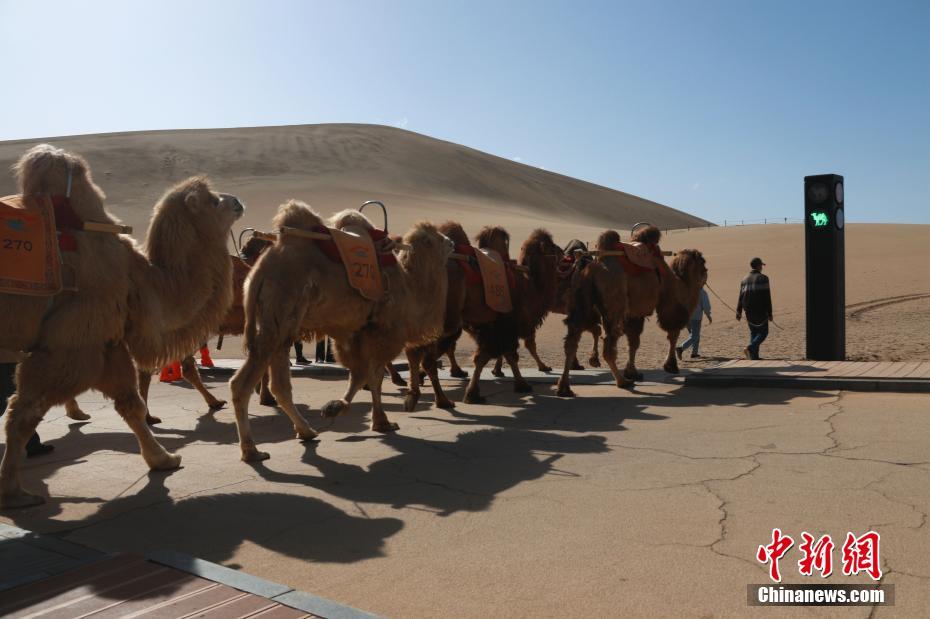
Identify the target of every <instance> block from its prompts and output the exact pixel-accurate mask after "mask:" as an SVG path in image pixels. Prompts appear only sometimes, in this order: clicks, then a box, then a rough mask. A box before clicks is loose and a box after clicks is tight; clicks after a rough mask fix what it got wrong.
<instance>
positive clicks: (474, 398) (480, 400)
mask: <svg viewBox="0 0 930 619" xmlns="http://www.w3.org/2000/svg"><path fill="white" fill-rule="evenodd" d="M462 401H463V402H465V403H466V404H485V403H486V402H487V401H488V399H487V398H486V397H484V396H481V395H478V394H477V393H467V392H466V393H465V397H464V398H463V400H462Z"/></svg>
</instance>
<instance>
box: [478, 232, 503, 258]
mask: <svg viewBox="0 0 930 619" xmlns="http://www.w3.org/2000/svg"><path fill="white" fill-rule="evenodd" d="M475 240H476V241H477V242H478V247H480V248H481V249H493V250H494V251H496V252H497V253H499V254H500V255H501V256H503V257H504V259H505V260H508V259H509V258H510V234H508V233H507V231H506V230H504V229H503V228H501V227H500V226H485V227H484V228H482V229H481V232H479V233H478V236H476V237H475Z"/></svg>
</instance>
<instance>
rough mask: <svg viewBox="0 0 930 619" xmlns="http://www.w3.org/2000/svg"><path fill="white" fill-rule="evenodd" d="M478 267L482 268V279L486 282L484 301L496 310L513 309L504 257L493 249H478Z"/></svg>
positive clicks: (504, 311) (502, 312) (505, 310)
mask: <svg viewBox="0 0 930 619" xmlns="http://www.w3.org/2000/svg"><path fill="white" fill-rule="evenodd" d="M475 256H477V258H478V268H479V269H481V281H482V282H483V283H484V302H485V303H487V304H488V307H490V308H491V309H492V310H494V311H495V312H500V313H501V314H507V313H509V312H512V311H513V303H512V302H511V300H510V283H509V281H508V279H507V266H506V265H505V264H504V259H503V258H501V255H500V254H499V253H497V252H496V251H494V250H493V249H478V250H476V251H475Z"/></svg>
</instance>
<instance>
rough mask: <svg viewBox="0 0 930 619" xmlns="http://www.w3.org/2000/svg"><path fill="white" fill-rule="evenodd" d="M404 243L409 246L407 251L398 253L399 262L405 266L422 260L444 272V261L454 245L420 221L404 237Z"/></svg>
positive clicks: (430, 226)
mask: <svg viewBox="0 0 930 619" xmlns="http://www.w3.org/2000/svg"><path fill="white" fill-rule="evenodd" d="M404 243H405V244H407V245H410V247H411V249H410V250H409V251H401V252H400V261H401V263H403V264H404V265H405V266H410V265H411V264H412V263H413V262H421V261H423V260H426V261H429V262H431V263H435V264H436V265H440V266H441V270H443V271H444V270H445V264H446V260H448V259H449V256H451V255H452V252H453V251H454V249H455V245H454V244H453V243H452V240H451V239H449V238H448V237H447V236H445V235H444V234H442V233H441V232H439V230H437V229H436V226H434V225H433V224H432V223H430V222H428V221H421V222H418V223H416V224H414V226H413V228H411V229H410V230H408V231H407V234H405V235H404Z"/></svg>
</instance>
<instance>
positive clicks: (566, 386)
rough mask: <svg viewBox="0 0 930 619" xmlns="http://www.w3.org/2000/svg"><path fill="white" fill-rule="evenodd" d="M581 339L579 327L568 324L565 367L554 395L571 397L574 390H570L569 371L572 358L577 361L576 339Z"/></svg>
mask: <svg viewBox="0 0 930 619" xmlns="http://www.w3.org/2000/svg"><path fill="white" fill-rule="evenodd" d="M580 339H581V329H579V328H577V327H572V326H571V325H569V326H568V333H567V334H566V335H565V367H563V368H562V377H561V378H559V384H558V389H557V390H556V395H557V396H559V397H560V398H573V397H575V392H574V391H572V387H571V378H570V377H569V373H570V372H571V369H572V363H571V362H572V359H574V360H575V363H577V362H578V356H577V355H578V341H579V340H580Z"/></svg>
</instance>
